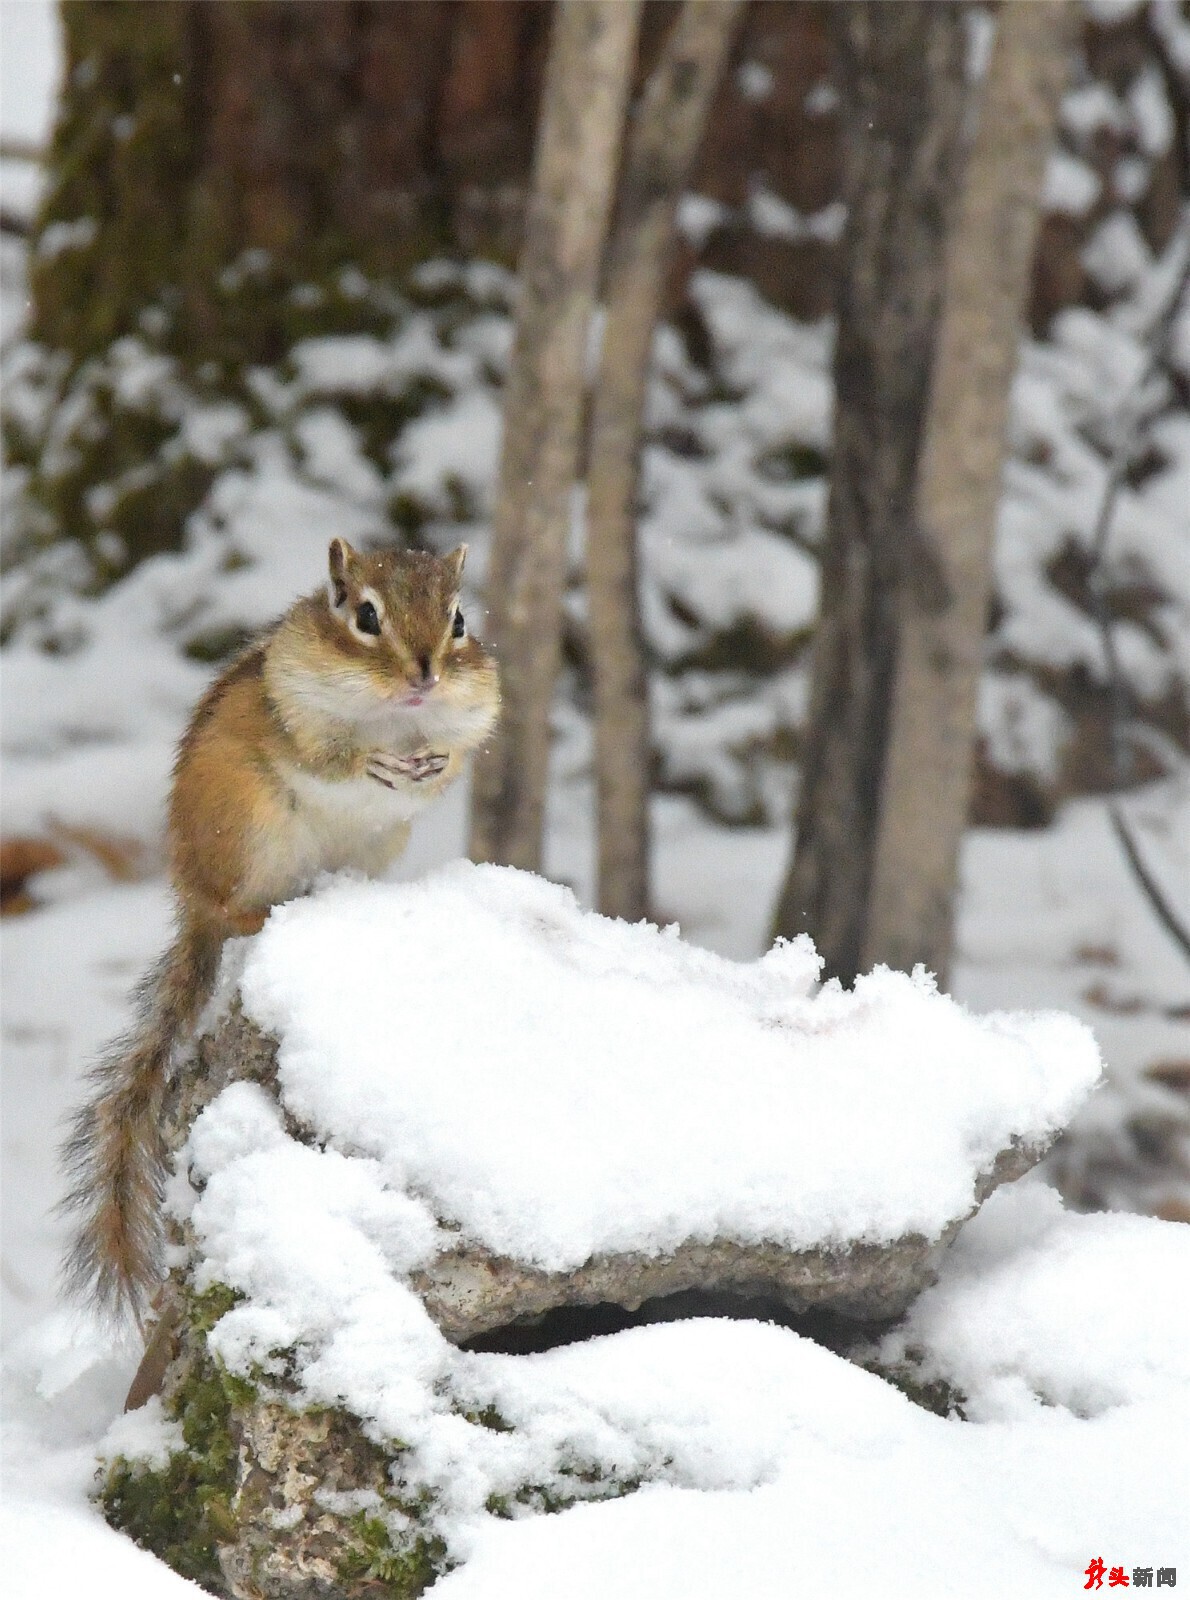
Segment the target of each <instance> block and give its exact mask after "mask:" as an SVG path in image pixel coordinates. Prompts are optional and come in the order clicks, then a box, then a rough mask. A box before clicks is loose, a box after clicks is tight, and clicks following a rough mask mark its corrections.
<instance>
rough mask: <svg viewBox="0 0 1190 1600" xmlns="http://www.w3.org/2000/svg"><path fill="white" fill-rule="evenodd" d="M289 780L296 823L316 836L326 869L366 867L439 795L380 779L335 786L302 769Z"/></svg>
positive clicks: (348, 781) (288, 776)
mask: <svg viewBox="0 0 1190 1600" xmlns="http://www.w3.org/2000/svg"><path fill="white" fill-rule="evenodd" d="M285 779H286V783H287V784H288V787H289V790H290V793H291V794H292V795H293V798H294V801H295V806H296V813H297V820H298V821H299V822H300V823H301V824H302V825H303V826H304V827H305V828H306V829H308V830H309V832H310V833H311V834H312V835H313V838H314V840H315V842H316V844H317V851H318V858H319V859H318V865H319V866H320V867H322V868H324V869H334V868H336V867H351V866H358V867H363V868H365V869H367V868H368V867H369V866H370V864H371V862H372V860H373V858H374V856H375V854H376V851H377V849H378V848H379V847H381V846H382V845H383V843H384V840H385V838H386V837H387V836H388V835H389V834H391V833H392V832H393V830H394V829H396V828H399V827H401V826H403V825H404V824H405V823H407V822H410V821H411V820H412V819H413V818H414V817H415V816H417V814H418V812H420V811H421V810H423V809H424V808H425V806H426V805H428V804H429V802H430V800H431V799H432V798H433V794H434V792H435V791H433V790H430V791H427V790H424V789H423V790H422V791H421V792H419V791H418V789H417V787H416V785H414V784H412V783H409V784H401V786H400V787H399V788H396V789H390V788H387V787H386V786H385V785H384V784H382V783H378V782H377V781H376V779H375V778H346V779H344V780H342V781H341V782H337V783H336V782H332V781H330V780H329V779H327V778H319V777H315V776H314V775H313V774H312V773H309V772H302V771H300V770H299V769H297V768H291V769H290V770H289V771H288V772H287V773H286V774H285Z"/></svg>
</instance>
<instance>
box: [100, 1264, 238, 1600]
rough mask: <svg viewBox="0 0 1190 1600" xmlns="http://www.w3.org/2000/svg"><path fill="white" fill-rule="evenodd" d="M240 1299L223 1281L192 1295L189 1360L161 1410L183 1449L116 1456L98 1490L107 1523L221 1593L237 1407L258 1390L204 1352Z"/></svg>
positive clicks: (231, 1520) (230, 1525) (232, 1530)
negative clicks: (155, 1457) (158, 1458)
mask: <svg viewBox="0 0 1190 1600" xmlns="http://www.w3.org/2000/svg"><path fill="white" fill-rule="evenodd" d="M238 1299H239V1296H238V1295H237V1294H236V1293H235V1292H234V1291H233V1290H231V1289H228V1288H226V1286H224V1285H217V1286H216V1287H214V1288H212V1289H210V1290H208V1291H207V1292H206V1293H205V1294H203V1295H199V1296H196V1297H195V1299H194V1300H193V1302H192V1305H191V1327H192V1328H193V1329H194V1331H195V1334H196V1335H197V1338H196V1339H195V1341H194V1342H195V1349H196V1351H199V1352H201V1353H198V1354H196V1355H195V1356H194V1357H193V1360H192V1365H191V1368H190V1371H189V1373H188V1374H187V1376H186V1378H185V1380H184V1382H183V1383H182V1385H181V1387H180V1388H179V1389H178V1390H177V1391H176V1392H175V1393H174V1394H173V1395H172V1396H170V1398H169V1399H168V1400H167V1402H166V1407H165V1409H166V1414H167V1415H168V1416H169V1417H170V1418H171V1419H172V1420H173V1421H175V1422H179V1423H180V1424H181V1427H182V1437H183V1439H184V1440H185V1444H186V1448H185V1450H181V1451H178V1453H177V1454H176V1455H174V1456H171V1458H170V1460H169V1463H168V1465H167V1466H166V1467H164V1468H155V1467H148V1466H145V1465H144V1464H142V1463H140V1462H136V1461H128V1460H125V1459H124V1458H123V1457H119V1458H118V1459H117V1460H115V1461H114V1462H113V1463H112V1464H111V1466H110V1467H109V1468H108V1472H107V1476H106V1479H105V1480H104V1483H103V1486H102V1488H101V1490H100V1500H101V1503H102V1505H103V1510H104V1514H105V1516H106V1517H107V1520H108V1521H109V1522H110V1523H111V1525H112V1527H114V1528H119V1529H121V1530H122V1531H123V1532H125V1533H127V1534H128V1535H129V1536H130V1537H131V1538H133V1539H135V1541H136V1543H137V1544H139V1545H142V1546H143V1547H144V1548H145V1549H147V1550H152V1551H153V1552H154V1554H155V1555H158V1556H160V1557H161V1559H162V1560H163V1561H164V1562H166V1564H167V1565H168V1566H171V1567H172V1568H173V1569H174V1571H175V1572H180V1573H181V1574H182V1576H183V1577H186V1578H193V1580H194V1581H195V1582H196V1583H200V1584H202V1585H204V1586H205V1587H206V1588H213V1589H215V1590H216V1591H217V1592H220V1593H222V1592H223V1579H222V1573H221V1570H220V1567H219V1559H218V1554H217V1546H218V1545H219V1544H221V1543H227V1542H229V1541H230V1540H232V1539H234V1537H235V1534H236V1518H235V1514H234V1512H233V1510H232V1496H233V1494H234V1492H235V1487H236V1475H237V1463H238V1458H239V1440H238V1426H237V1420H236V1413H237V1411H242V1410H243V1409H244V1408H245V1407H247V1406H248V1405H250V1404H252V1403H253V1401H254V1400H255V1398H256V1390H255V1388H254V1387H253V1385H252V1384H250V1383H248V1382H246V1381H245V1380H244V1379H243V1378H238V1377H236V1376H235V1375H234V1374H233V1373H230V1372H228V1371H227V1370H226V1368H224V1367H223V1366H221V1365H220V1364H219V1363H218V1362H216V1361H215V1360H214V1358H213V1357H211V1356H210V1355H209V1354H207V1353H206V1348H205V1336H206V1334H207V1333H209V1331H210V1330H211V1328H213V1327H214V1325H215V1323H216V1322H218V1320H219V1318H220V1317H222V1316H223V1315H224V1314H225V1312H227V1311H229V1310H230V1309H231V1307H232V1306H233V1305H234V1304H235V1303H236V1301H237V1300H238Z"/></svg>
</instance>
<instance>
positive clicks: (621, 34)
mask: <svg viewBox="0 0 1190 1600" xmlns="http://www.w3.org/2000/svg"><path fill="white" fill-rule="evenodd" d="M638 13H639V4H638V0H563V3H562V4H560V5H559V6H558V7H557V10H556V14H555V23H554V36H553V40H552V43H551V47H550V58H549V65H548V67H547V71H546V85H545V93H544V98H543V101H542V110H541V125H540V130H539V134H538V147H537V157H536V162H535V170H534V177H533V191H532V195H531V197H530V200H529V211H528V215H527V218H526V227H525V244H524V250H523V253H522V257H521V267H520V277H521V298H520V302H519V305H518V308H517V318H516V335H515V342H514V347H513V357H512V369H511V372H510V376H509V383H508V391H507V397H506V400H505V408H504V448H503V452H502V456H501V463H500V486H499V490H498V493H497V498H496V511H495V516H494V518H493V529H492V555H491V566H490V570H489V576H488V592H487V598H488V609H489V614H490V617H491V626H492V634H493V637H494V640H495V643H496V647H497V650H498V651H499V655H500V671H501V681H502V688H503V694H504V709H503V713H502V719H501V726H500V729H499V731H498V733H497V736H496V739H495V740H494V741H493V743H492V745H491V746H490V747H489V748H488V749H487V750H485V751H484V752H483V753H482V754H481V755H480V757H479V759H478V760H477V762H476V766H475V786H474V790H473V804H472V820H471V854H472V856H473V857H474V858H475V859H476V860H479V861H500V862H505V863H507V864H508V865H511V866H517V867H526V868H528V869H530V870H536V869H537V868H539V867H540V865H541V852H542V834H543V824H544V816H545V786H546V771H547V765H548V760H549V744H550V739H549V715H550V702H551V699H552V695H553V687H554V679H555V677H556V675H557V668H558V659H559V650H560V633H561V610H562V591H563V587H564V584H565V579H566V555H567V542H568V540H567V536H568V533H569V529H570V517H571V502H572V496H573V491H574V481H575V473H576V469H577V462H578V446H579V432H580V425H581V420H582V412H583V401H584V376H585V373H584V368H585V364H586V356H587V342H588V334H589V331H590V322H591V313H592V310H593V308H594V303H595V292H596V288H597V284H598V277H599V267H600V261H601V258H602V253H603V245H604V240H605V238H606V233H607V219H608V211H609V208H610V204H611V194H612V185H613V183H614V181H615V176H616V167H617V162H618V159H619V152H620V139H621V133H622V129H623V123H624V109H625V106H626V104H627V98H628V89H629V84H630V80H631V73H632V63H633V56H634V50H635V45H636V32H637V20H638Z"/></svg>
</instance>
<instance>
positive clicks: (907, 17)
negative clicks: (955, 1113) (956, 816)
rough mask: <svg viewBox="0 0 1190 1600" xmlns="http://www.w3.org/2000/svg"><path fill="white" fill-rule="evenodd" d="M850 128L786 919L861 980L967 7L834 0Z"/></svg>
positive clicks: (834, 965) (929, 582)
mask: <svg viewBox="0 0 1190 1600" xmlns="http://www.w3.org/2000/svg"><path fill="white" fill-rule="evenodd" d="M830 9H831V18H832V21H833V22H834V25H835V28H836V30H837V39H838V46H839V59H840V69H841V79H842V83H843V88H844V97H845V105H846V112H845V115H846V121H847V129H848V143H847V150H846V156H845V161H844V179H843V190H844V199H845V201H846V202H847V206H848V223H847V229H846V233H845V236H844V242H843V260H842V263H841V269H840V279H839V289H838V322H839V327H838V342H837V346H836V351H835V389H836V398H835V443H834V454H833V457H832V465H831V481H830V503H829V511H828V518H827V537H826V546H825V550H824V554H823V570H822V603H821V614H820V619H819V623H818V632H817V635H816V638H815V651H814V663H813V670H812V681H811V691H810V712H809V719H808V726H807V733H806V744H805V750H804V755H803V763H802V784H801V794H800V799H799V806H798V817H797V843H796V849H795V853H794V858H793V863H792V867H791V870H790V873H789V876H788V878H787V880H786V883H785V885H784V888H783V890H782V893H781V896H780V899H779V902H778V907H777V915H776V924H775V932H776V933H778V934H784V935H787V936H793V935H794V934H798V933H802V932H808V933H809V934H810V935H811V936H812V937H813V939H814V942H815V943H816V945H817V946H818V949H819V951H820V952H821V954H822V955H823V957H824V958H825V962H826V970H827V972H828V973H829V974H832V975H834V976H838V977H840V978H842V979H843V980H844V981H850V979H851V978H853V977H854V976H855V973H856V971H857V970H858V966H859V961H860V958H861V955H862V952H863V944H864V934H865V930H866V927H867V920H868V906H869V895H870V888H871V875H872V863H873V856H874V850H875V842H876V830H877V822H878V808H879V797H880V785H881V778H882V774H883V770H884V760H885V751H886V748H887V742H888V722H889V713H890V701H891V691H892V683H893V674H894V672H895V668H896V658H897V644H898V630H899V622H900V603H899V596H900V592H901V590H902V589H903V588H905V587H906V586H911V587H913V588H914V589H915V590H917V591H919V592H920V593H921V594H922V595H923V596H924V597H929V596H931V595H933V594H936V592H937V590H938V587H939V581H940V580H939V574H938V573H937V572H936V571H935V570H934V567H933V563H932V561H931V559H930V555H929V552H928V550H927V549H926V548H925V547H924V546H923V543H922V541H921V539H920V538H919V537H918V533H917V522H916V509H915V498H914V496H915V488H916V480H917V462H918V455H919V451H920V445H921V438H922V428H923V424H924V420H925V414H926V403H927V397H928V392H929V381H930V368H931V357H932V353H933V349H934V343H935V334H936V328H937V322H938V315H939V310H940V307H941V301H942V275H943V262H944V248H945V241H946V225H947V219H948V214H949V211H950V202H951V198H952V195H953V193H954V190H955V187H956V173H957V169H958V167H959V165H960V160H961V149H962V138H961V125H962V113H963V107H964V102H965V82H964V72H963V61H964V54H965V36H964V29H963V14H962V8H961V7H960V6H958V5H955V4H950V3H942V0H939V3H936V4H930V5H888V4H883V3H881V0H864V3H857V4H854V5H847V6H837V7H831V8H830Z"/></svg>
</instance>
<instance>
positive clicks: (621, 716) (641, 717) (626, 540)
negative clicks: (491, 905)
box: [587, 0, 743, 922]
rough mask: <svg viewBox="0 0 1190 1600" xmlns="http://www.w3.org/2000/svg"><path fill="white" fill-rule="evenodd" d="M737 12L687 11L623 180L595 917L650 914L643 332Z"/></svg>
mask: <svg viewBox="0 0 1190 1600" xmlns="http://www.w3.org/2000/svg"><path fill="white" fill-rule="evenodd" d="M742 10H743V0H686V3H685V4H684V5H683V7H682V10H681V13H680V14H679V16H678V18H677V20H676V22H675V23H674V25H673V28H672V30H671V32H670V35H669V37H668V39H667V40H666V43H665V47H664V50H663V52H662V55H661V59H660V60H659V61H658V63H657V65H656V66H655V67H654V69H653V72H652V74H651V75H650V78H649V81H648V84H647V85H646V87H645V90H644V93H643V95H642V97H641V103H640V107H639V109H638V111H637V115H636V120H635V123H634V126H633V128H632V132H631V135H630V137H629V142H628V150H627V156H626V159H625V166H624V176H623V178H622V180H621V186H620V199H619V212H618V216H617V219H616V225H615V229H614V231H613V234H612V240H611V247H610V252H609V271H608V281H607V289H606V307H607V321H606V324H605V327H604V334H603V349H602V356H601V360H600V366H599V380H598V385H597V388H596V391H595V404H594V414H593V417H592V423H591V444H590V453H589V463H588V467H587V603H588V607H589V613H590V623H591V632H590V642H591V665H592V671H593V676H594V687H595V770H596V782H597V793H598V830H599V839H598V856H599V873H598V904H599V909H600V910H601V911H603V912H606V913H607V915H608V916H613V917H624V918H626V919H627V920H629V921H632V922H635V921H638V920H639V919H640V918H641V917H643V916H646V915H647V913H648V906H649V886H648V861H649V846H648V793H649V765H650V746H649V701H648V683H647V678H646V662H645V653H644V646H643V642H642V639H641V633H640V619H639V610H638V603H637V559H636V499H637V487H638V480H639V474H640V436H641V422H642V418H643V415H644V406H645V390H646V385H647V382H648V374H649V355H650V352H651V350H652V343H653V330H654V329H655V327H656V325H657V319H658V316H659V314H660V311H661V304H662V297H663V295H664V292H665V277H666V269H667V267H668V265H669V260H670V255H671V253H672V249H673V244H674V226H675V218H676V213H677V204H678V200H679V199H680V198H681V195H682V192H683V190H684V189H685V188H686V184H687V180H688V178H689V175H690V171H691V168H692V167H693V165H694V159H695V156H696V155H697V154H698V148H699V144H700V143H701V140H702V136H703V132H704V130H705V128H706V122H707V114H708V112H709V110H710V106H711V97H712V95H713V94H714V91H715V86H716V84H717V82H718V80H719V77H720V74H721V72H722V69H723V63H724V61H725V60H726V58H727V52H728V50H729V48H730V45H731V40H732V37H733V35H734V32H735V28H736V24H737V23H738V22H739V20H740V16H741V13H742Z"/></svg>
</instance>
